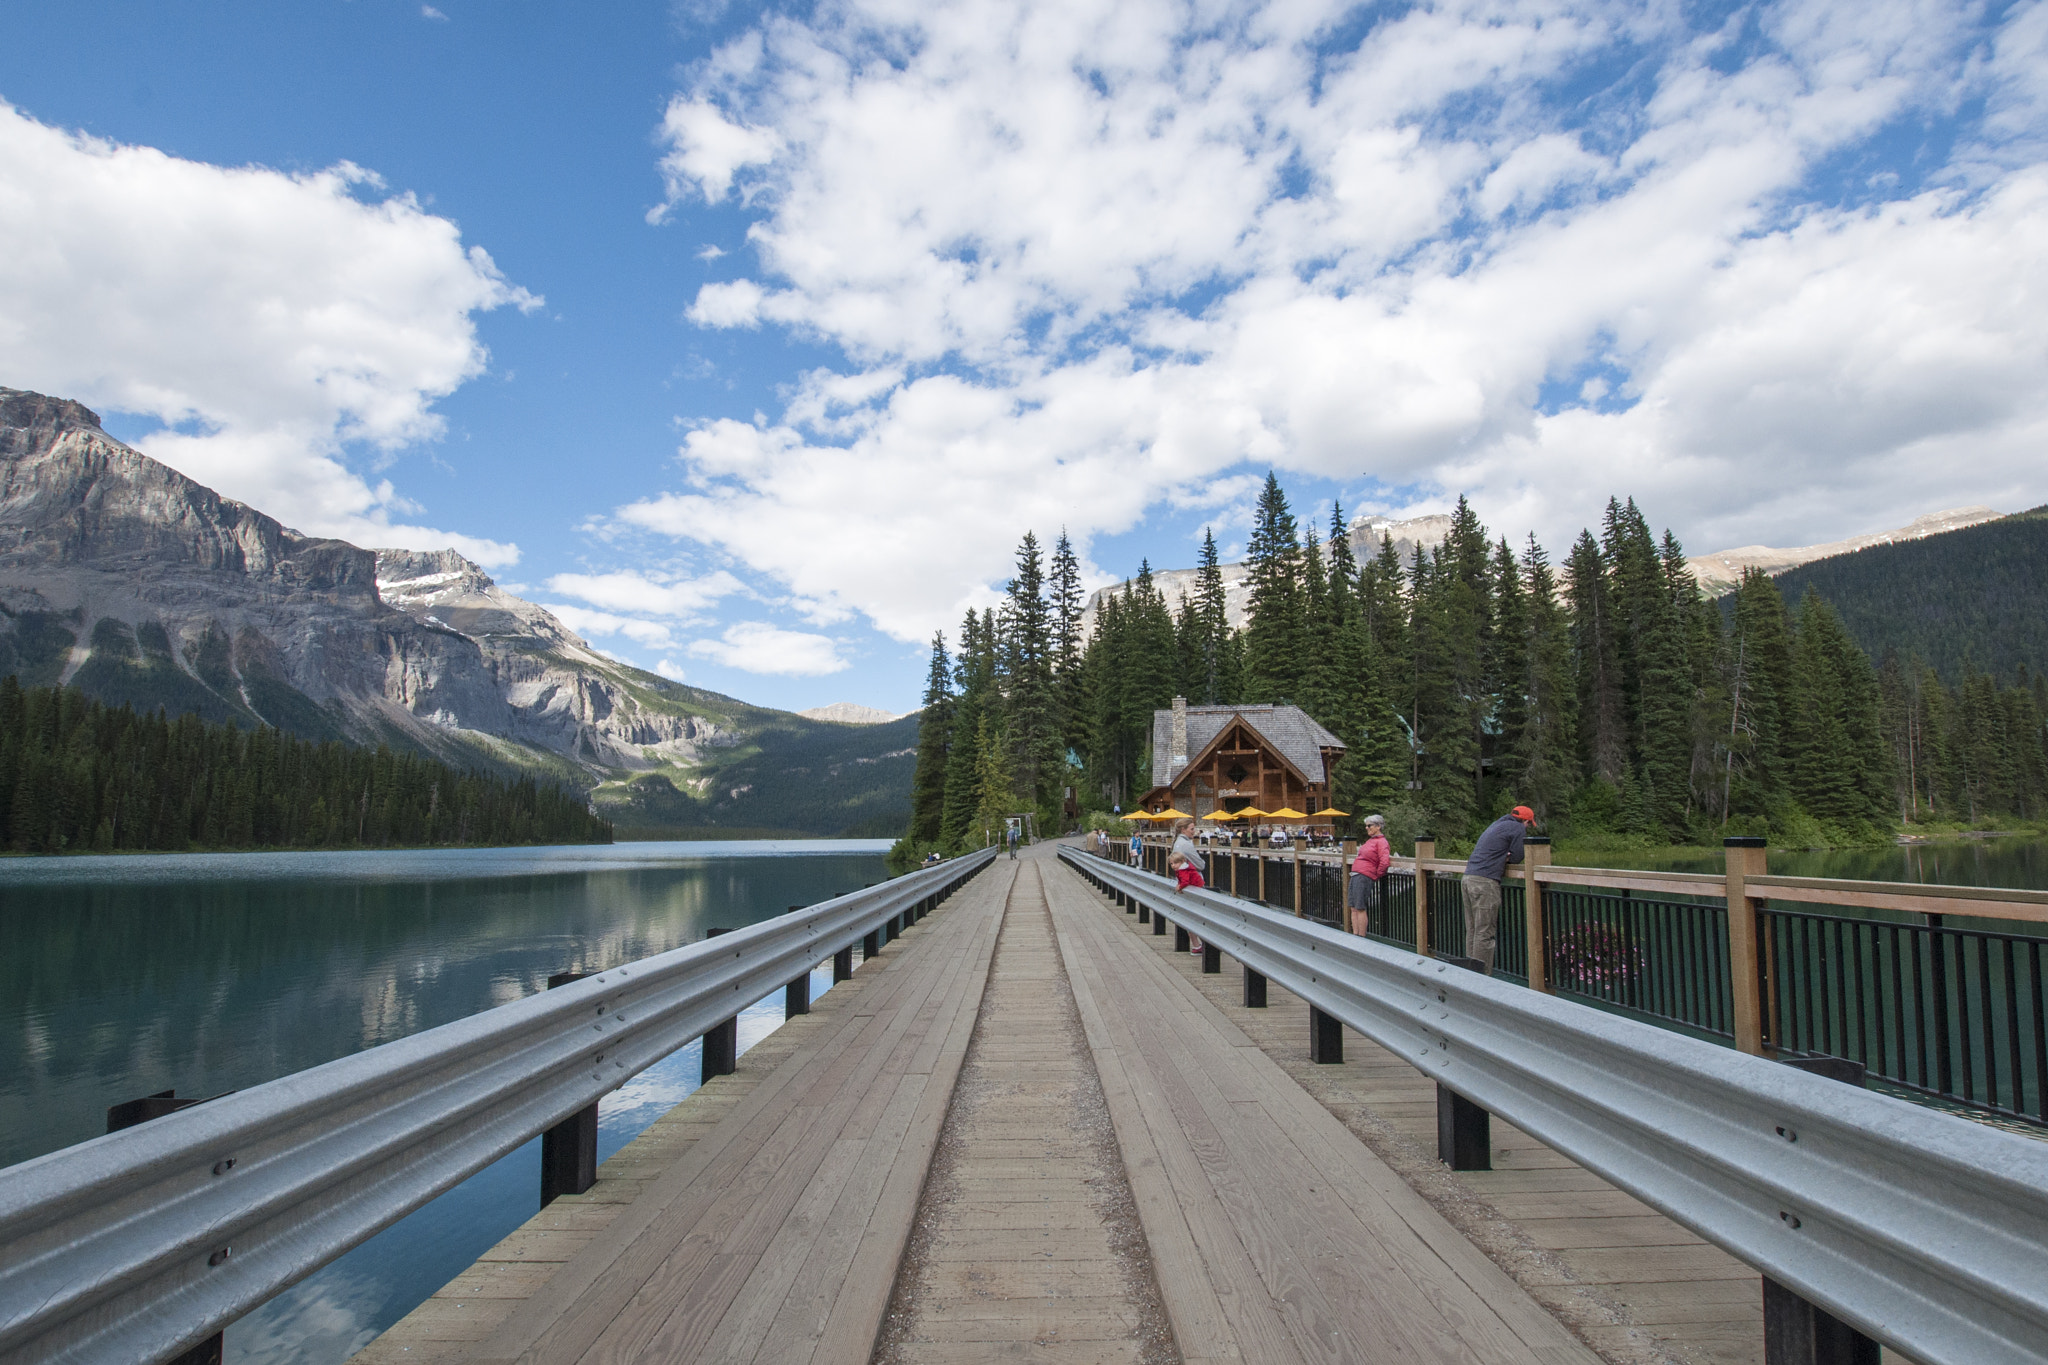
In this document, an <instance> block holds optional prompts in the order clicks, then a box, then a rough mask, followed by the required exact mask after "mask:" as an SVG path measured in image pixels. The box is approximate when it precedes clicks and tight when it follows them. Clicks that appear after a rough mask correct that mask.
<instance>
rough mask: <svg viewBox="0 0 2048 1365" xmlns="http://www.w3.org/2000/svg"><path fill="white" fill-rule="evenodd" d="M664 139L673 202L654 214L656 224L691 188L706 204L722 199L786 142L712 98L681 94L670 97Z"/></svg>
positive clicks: (664, 164)
mask: <svg viewBox="0 0 2048 1365" xmlns="http://www.w3.org/2000/svg"><path fill="white" fill-rule="evenodd" d="M661 140H662V141H663V142H664V143H666V144H667V146H668V152H667V154H666V155H665V156H663V157H662V159H661V174H662V179H663V180H664V181H665V182H666V183H667V185H668V200H667V202H666V203H665V204H664V205H663V206H662V207H661V208H659V209H656V210H655V211H654V212H653V213H651V214H650V215H649V218H650V220H652V221H655V222H659V221H660V220H661V218H662V217H664V216H666V213H667V210H669V209H671V208H673V207H674V206H675V205H676V204H677V203H679V202H680V201H681V200H682V199H684V198H685V197H687V196H688V195H689V194H690V193H691V192H692V191H696V192H697V193H700V194H701V195H702V196H703V198H704V202H705V203H707V204H715V203H717V202H718V201H719V200H721V199H723V198H725V196H726V192H727V191H728V190H729V189H731V188H732V180H733V177H734V176H735V175H737V174H738V173H739V172H740V171H741V170H743V169H745V168H746V167H748V166H758V165H761V164H762V163H764V162H766V161H768V160H770V159H771V158H772V157H774V155H775V152H776V149H777V147H779V146H780V145H781V139H780V138H779V137H778V136H777V135H776V133H775V132H774V130H772V129H768V128H749V127H747V126H746V125H744V124H741V123H735V122H733V121H732V120H730V119H728V118H726V116H725V115H724V114H723V113H721V112H720V111H719V110H718V108H717V107H716V106H714V105H712V104H711V103H710V102H708V101H706V100H701V99H689V98H686V97H684V96H680V95H679V96H677V97H676V98H675V99H672V100H670V101H669V105H668V112H667V113H666V114H665V115H664V116H663V117H662V121H661Z"/></svg>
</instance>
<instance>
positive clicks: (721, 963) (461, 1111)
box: [0, 849, 995, 1365]
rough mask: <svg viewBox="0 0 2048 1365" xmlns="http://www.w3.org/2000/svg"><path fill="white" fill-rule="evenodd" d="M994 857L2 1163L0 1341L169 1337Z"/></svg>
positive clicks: (164, 1343)
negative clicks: (57, 1148)
mask: <svg viewBox="0 0 2048 1365" xmlns="http://www.w3.org/2000/svg"><path fill="white" fill-rule="evenodd" d="M994 857H995V852H994V850H992V849H991V850H984V851H982V852H979V853H973V854H969V855H967V856H965V857H962V858H956V859H953V860H951V861H950V862H946V863H941V864H938V865H936V866H934V867H930V868H925V869H921V870H919V871H917V872H913V873H911V874H909V875H907V876H904V877H898V878H895V879H894V880H891V881H887V882H883V883H881V884H880V885H877V886H873V887H870V888H867V889H865V890H862V891H856V892H853V893H852V894H850V895H845V896H840V897H838V898H837V899H835V900H829V901H824V902H822V903H820V904H818V905H813V906H809V907H806V908H804V909H803V910H801V911H796V912H792V913H790V914H785V915H780V916H777V917H776V918H774V919H772V920H768V921H765V922H764V923H761V924H755V925H751V926H749V927H747V928H744V929H737V930H734V931H733V932H731V933H729V934H724V935H721V936H720V937H717V938H712V939H706V940H705V941H703V942H701V943H693V944H690V945H688V946H686V947H682V948H677V949H674V950H673V951H670V952H666V953H662V954H659V955H657V956H655V957H650V958H646V959H643V960H641V961H639V962H633V963H629V964H627V965H625V966H623V967H615V968H613V969H611V970H610V971H606V972H601V973H598V974H596V975H594V976H590V977H588V978H586V979H584V980H581V981H577V982H573V983H571V984H569V985H566V986H563V987H561V988H560V989H558V990H552V991H547V992H544V993H541V994H537V995H532V996H528V997H527V998H525V999H523V1000H518V1001H514V1002H513V1003H511V1004H508V1005H503V1006H500V1007H499V1008H497V1009H492V1010H486V1011H484V1012H483V1013H481V1014H476V1015H472V1016H470V1017H469V1018H467V1019H460V1020H457V1021H455V1022H454V1023H451V1024H444V1025H442V1026H441V1027H439V1028H434V1029H429V1030H427V1031H426V1032H423V1033H418V1034H415V1035H413V1036H412V1037H410V1038H402V1039H399V1040H398V1041H396V1042H392V1043H386V1044H384V1045H383V1046H381V1047H375V1048H371V1049H369V1050H367V1051H364V1052H359V1053H357V1054H355V1055H354V1056H351V1057H343V1058H340V1059H338V1060H336V1061H332V1062H328V1063H326V1064H325V1065H322V1066H316V1067H312V1068H310V1069H308V1070H305V1071H301V1072H297V1073H295V1074H293V1075H290V1076H285V1077H282V1078H280V1079H278V1080H275V1081H270V1082H267V1083H265V1084H263V1085H258V1086H254V1087H251V1088H250V1089H247V1090H243V1091H240V1092H237V1093H235V1094H232V1095H228V1096H225V1097H223V1098H221V1099H218V1100H214V1101H212V1102H210V1103H207V1104H203V1105H198V1106H195V1107H193V1108H191V1109H186V1110H182V1111H180V1112H178V1113H176V1114H172V1115H170V1116H168V1117H165V1118H161V1119H157V1120H156V1121H154V1122H151V1123H146V1124H142V1125H140V1126H138V1127H134V1128H129V1129H125V1130H123V1131H121V1132H118V1133H110V1134H108V1135H107V1136H105V1137H100V1138H94V1139H93V1140H91V1141H89V1142H82V1143H79V1144H78V1145H77V1146H74V1147H67V1148H65V1149H64V1150H62V1151H58V1152H51V1153H49V1154H48V1155H46V1156H41V1157H37V1158H35V1159H33V1160H30V1161H25V1162H22V1163H20V1164H19V1165H16V1166H12V1167H9V1168H7V1169H5V1170H0V1362H6V1363H7V1365H14V1362H24V1363H25V1362H28V1361H36V1362H79V1363H80V1365H83V1363H84V1362H107V1361H119V1362H124V1365H125V1363H126V1362H137V1361H151V1360H162V1359H165V1358H167V1357H169V1356H172V1355H175V1354H176V1353H178V1352H179V1351H182V1350H184V1349H185V1348H187V1347H189V1346H191V1345H192V1344H193V1343H195V1342H197V1341H200V1340H203V1339H204V1338H205V1337H207V1336H209V1335H210V1334H211V1333H213V1332H214V1331H215V1330H216V1329H217V1328H219V1327H221V1326H223V1325H224V1324H227V1323H230V1322H232V1321H233V1320H234V1319H235V1318H237V1317H240V1316H241V1315H242V1314H244V1313H246V1312H248V1311H249V1310H250V1309H252V1308H254V1307H256V1306H257V1305H258V1304H260V1303H262V1302H263V1301H264V1300H266V1299H268V1298H269V1297H271V1296H272V1295H273V1294H275V1293H277V1292H278V1291H279V1290H281V1289H284V1288H286V1287H288V1286H290V1285H292V1284H294V1283H296V1282H297V1281H299V1280H301V1279H303V1278H304V1277H305V1276H307V1275H309V1274H311V1273H312V1272H313V1271H315V1270H317V1269H319V1268H320V1267H321V1266H323V1265H325V1264H326V1263H327V1262H329V1261H331V1260H333V1259H335V1258H336V1257H337V1256H340V1255H341V1254H342V1253H343V1252H345V1251H347V1250H349V1249H350V1248H351V1247H354V1246H356V1245H358V1244H359V1243H361V1242H363V1241H365V1240H367V1239H368V1238H369V1237H371V1236H372V1235H374V1234H375V1233H377V1232H379V1231H381V1230H382V1229H384V1228H386V1227H388V1226H390V1225H391V1224H392V1223H395V1222H397V1221H398V1220H399V1219H400V1218H402V1217H404V1216H405V1215H406V1214H408V1213H410V1212H412V1211H413V1210H414V1209H416V1208H419V1207H420V1206H421V1205H423V1204H425V1203H427V1202H428V1201H429V1200H431V1199H433V1198H434V1196H436V1195H438V1194H440V1193H441V1192H443V1191H444V1190H447V1189H449V1188H450V1187H452V1186H454V1185H455V1184H457V1183H458V1182H460V1181H462V1180H464V1179H466V1178H467V1177H468V1176H470V1175H472V1174H474V1173H475V1172H477V1171H479V1170H481V1169H483V1168H484V1167H485V1166H487V1165H489V1164H490V1163H491V1162H493V1161H495V1160H497V1159H498V1158H499V1157H501V1156H503V1155H505V1154H506V1153H507V1152H510V1151H512V1150H513V1149H515V1148H517V1147H518V1146H520V1145H521V1144H522V1143H525V1142H526V1141H528V1140H529V1139H531V1138H532V1137H533V1136H534V1135H535V1134H537V1133H540V1132H541V1131H543V1130H544V1129H546V1128H549V1127H550V1126H552V1125H553V1124H555V1123H557V1122H559V1121H561V1120H563V1119H565V1118H567V1117H568V1116H570V1115H572V1114H574V1113H576V1112H577V1111H579V1110H581V1109H583V1108H584V1107H586V1106H588V1105H591V1104H594V1103H596V1102H597V1100H598V1099H599V1097H601V1096H603V1095H605V1094H607V1093H609V1092H610V1091H613V1090H616V1089H617V1088H618V1087H619V1086H620V1085H622V1084H623V1083H624V1082H625V1081H626V1080H628V1079H629V1078H631V1077H632V1076H634V1075H635V1074H637V1073H638V1072H640V1071H642V1070H643V1069H645V1068H646V1067H648V1066H651V1065H653V1064H654V1063H655V1062H658V1061H660V1060H661V1059H662V1058H663V1057H665V1056H667V1055H668V1054H670V1053H671V1052H674V1051H675V1050H676V1049H677V1048H679V1047H681V1046H683V1045H684V1044H686V1043H688V1042H689V1041H690V1040H691V1039H693V1038H696V1037H700V1036H702V1035H703V1034H704V1033H705V1032H706V1031H707V1030H709V1029H712V1028H714V1027H716V1026H718V1025H719V1024H721V1023H723V1022H724V1021H725V1020H727V1019H730V1018H732V1017H733V1016H734V1015H736V1014H738V1013H739V1012H740V1010H742V1009H744V1008H745V1007H747V1006H748V1005H751V1004H753V1003H754V1002H755V1001H757V1000H759V999H761V998H763V997H764V996H766V995H768V994H769V993H771V992H772V991H774V990H776V989H778V988H780V987H783V986H784V985H786V984H787V983H788V982H790V981H793V980H796V979H797V978H799V977H802V976H805V975H807V974H808V973H809V972H811V971H812V970H814V969H815V968H817V967H818V966H820V965H821V964H823V963H825V962H827V961H829V960H831V958H832V957H833V955H834V954H835V953H836V952H838V951H840V950H841V949H844V948H846V947H847V946H848V945H849V944H852V943H854V942H857V941H859V940H860V939H862V938H863V937H865V936H866V935H868V934H870V933H874V932H876V931H878V930H879V929H881V927H882V926H883V925H884V924H885V923H886V922H887V921H890V920H892V919H895V918H896V917H898V916H901V915H903V914H905V913H906V912H910V911H915V910H917V909H918V908H919V907H920V906H921V905H922V904H923V903H924V902H927V901H933V902H935V901H936V900H937V899H938V898H942V897H944V896H945V895H947V894H949V893H950V892H951V891H952V890H953V889H954V888H956V887H958V886H959V885H960V884H961V883H963V882H965V881H966V880H967V879H968V878H969V877H972V876H973V875H974V874H975V873H977V872H979V871H980V870H981V869H982V868H984V867H986V866H987V865H988V863H989V861H990V860H991V859H993V858H994Z"/></svg>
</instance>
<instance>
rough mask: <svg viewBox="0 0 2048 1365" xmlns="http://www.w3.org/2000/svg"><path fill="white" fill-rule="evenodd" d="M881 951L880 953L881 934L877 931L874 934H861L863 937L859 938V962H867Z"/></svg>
mask: <svg viewBox="0 0 2048 1365" xmlns="http://www.w3.org/2000/svg"><path fill="white" fill-rule="evenodd" d="M881 951H882V935H881V932H880V931H879V930H877V931H876V932H874V933H871V934H863V935H862V936H861V940H860V960H861V961H863V962H866V961H867V960H868V959H869V958H871V957H873V956H875V954H877V953H879V952H881Z"/></svg>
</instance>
